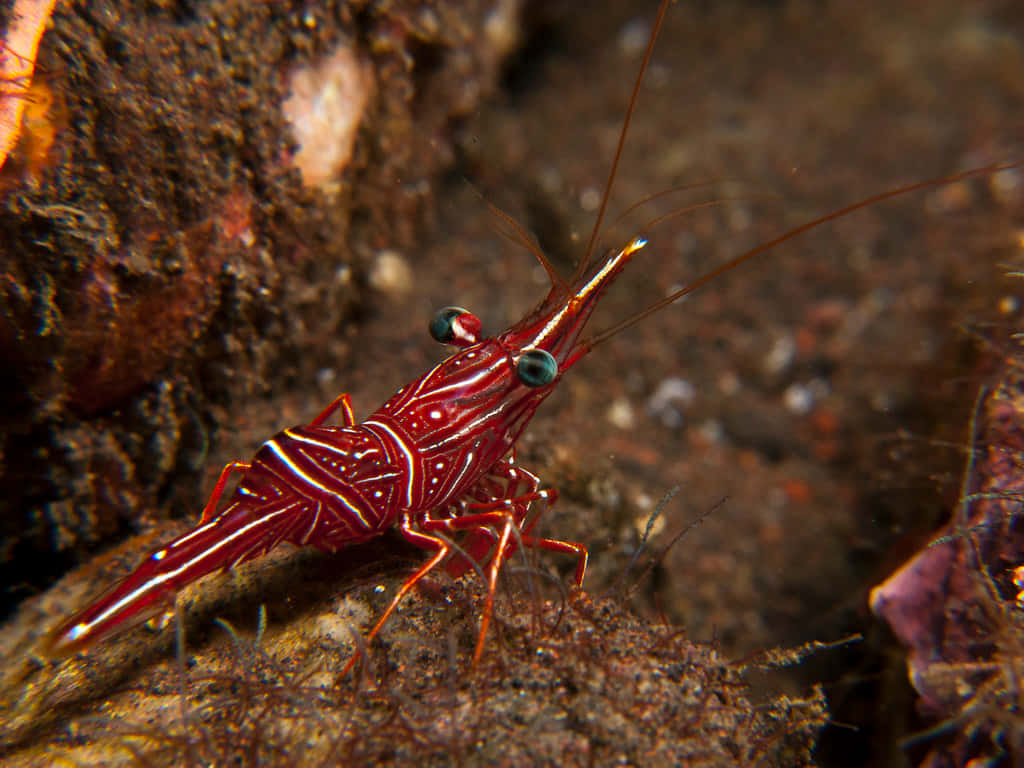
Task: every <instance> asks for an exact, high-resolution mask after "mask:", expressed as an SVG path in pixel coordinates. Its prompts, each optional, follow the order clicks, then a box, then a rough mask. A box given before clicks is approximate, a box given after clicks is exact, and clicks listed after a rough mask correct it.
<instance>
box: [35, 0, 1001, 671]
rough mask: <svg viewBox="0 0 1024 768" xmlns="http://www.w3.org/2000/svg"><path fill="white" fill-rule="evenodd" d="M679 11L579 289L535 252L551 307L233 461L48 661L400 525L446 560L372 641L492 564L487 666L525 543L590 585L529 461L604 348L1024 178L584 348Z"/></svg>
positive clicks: (430, 564)
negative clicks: (599, 254)
mask: <svg viewBox="0 0 1024 768" xmlns="http://www.w3.org/2000/svg"><path fill="white" fill-rule="evenodd" d="M667 5H668V0H663V2H662V4H661V7H660V9H659V12H658V17H657V20H656V22H655V26H654V29H653V31H652V33H651V37H650V40H649V41H648V47H647V51H646V53H645V55H644V59H643V63H642V64H641V69H640V73H639V75H638V77H637V80H636V83H635V85H634V90H633V96H632V100H631V102H630V106H629V111H628V112H627V114H626V118H625V121H624V124H623V127H622V131H621V133H620V136H619V145H618V148H617V150H616V154H615V158H614V160H613V163H612V168H611V171H610V173H609V178H608V182H607V184H606V186H605V192H604V197H603V200H602V204H601V208H600V210H599V212H598V216H597V221H596V223H595V225H594V230H593V234H592V236H591V239H590V244H589V245H588V247H587V250H586V252H585V255H584V257H583V258H582V259H581V261H580V264H579V266H578V267H577V268H576V270H575V272H574V274H573V275H572V277H571V278H570V279H569V280H564V279H562V278H561V277H560V276H559V275H558V273H557V271H556V270H555V268H554V267H553V265H552V264H551V263H550V261H549V260H548V259H547V258H546V257H545V256H544V255H543V254H542V253H541V252H540V251H539V249H535V248H531V250H533V251H534V253H535V255H536V256H537V258H538V260H539V261H540V263H541V264H542V265H543V266H544V268H545V269H546V270H547V272H548V274H549V276H550V278H551V283H552V287H551V289H550V291H549V293H548V295H547V297H546V298H545V299H544V300H543V301H542V302H541V303H540V305H539V306H538V307H537V308H536V309H534V310H533V311H532V312H531V313H530V314H528V315H527V316H526V317H525V318H523V319H522V320H520V321H519V322H518V323H516V324H515V325H513V326H512V327H511V328H509V329H508V330H506V331H504V332H502V333H500V334H498V335H497V336H494V337H491V338H483V337H482V336H481V332H480V331H481V325H480V321H479V320H478V319H477V318H476V317H475V316H474V315H472V314H471V313H469V312H468V311H466V310H464V309H460V308H457V307H449V308H446V309H443V310H441V311H440V312H439V313H438V315H437V316H436V317H435V318H434V320H433V322H432V323H431V325H430V331H431V334H432V335H433V336H434V338H435V339H437V340H438V341H440V342H442V343H446V344H450V345H453V346H456V347H458V348H459V349H458V350H457V351H456V352H455V353H454V354H453V355H451V356H450V357H448V358H447V359H446V360H444V361H443V362H441V363H440V364H439V365H437V366H435V367H434V368H433V369H431V370H430V371H428V372H427V373H425V374H424V375H422V376H420V377H419V378H417V379H415V380H413V381H412V382H410V383H409V384H407V385H406V386H404V387H402V388H401V389H399V390H398V392H397V393H395V394H394V396H392V397H391V399H389V400H388V401H387V402H386V403H384V405H382V406H381V407H380V408H379V409H377V410H376V411H375V412H374V413H373V414H372V415H371V416H370V417H369V418H367V419H366V420H365V421H363V422H361V423H356V421H355V418H354V416H353V412H352V408H351V404H350V401H349V397H348V395H341V396H340V397H338V398H337V399H336V400H335V401H334V402H333V403H331V405H330V406H328V407H327V409H325V410H324V411H323V413H321V414H320V415H319V416H318V417H317V418H316V419H314V420H313V421H312V422H310V423H309V424H307V425H303V426H297V427H293V428H291V429H286V430H284V431H283V432H280V433H278V434H277V435H275V436H274V437H272V438H271V439H269V440H267V441H266V442H265V443H264V444H263V445H262V446H261V447H260V448H259V449H258V450H257V451H256V454H255V455H254V456H253V458H252V460H251V461H250V462H248V463H244V462H233V463H231V464H229V465H228V466H227V467H225V469H224V471H223V472H222V474H221V476H220V479H219V480H218V482H217V484H216V486H215V488H214V490H213V493H212V494H211V496H210V499H209V501H208V502H207V504H206V506H205V508H204V509H203V512H202V516H201V519H200V521H199V524H198V525H197V526H196V527H195V528H193V529H192V530H191V531H189V532H188V533H186V534H184V535H183V536H180V537H179V538H177V539H175V540H173V541H171V542H169V543H168V544H166V545H164V546H162V547H160V548H158V549H156V550H155V551H153V552H152V553H151V554H149V555H148V556H147V557H146V558H145V560H143V562H142V563H141V564H140V565H139V566H138V567H137V568H136V569H135V571H133V572H132V573H131V574H130V575H128V576H127V577H126V578H125V579H124V580H123V581H121V582H120V583H118V584H116V585H115V586H113V587H112V588H111V589H110V590H109V591H108V592H106V593H105V594H104V595H102V596H101V597H99V598H98V599H97V600H95V601H94V602H92V603H91V604H90V605H89V606H88V607H86V608H85V609H83V610H82V611H80V612H79V613H77V614H75V615H74V616H72V617H71V618H70V619H68V620H67V621H65V622H64V623H63V624H61V625H60V626H58V627H57V628H56V629H55V630H54V631H53V632H51V633H50V634H49V635H48V637H47V638H46V641H45V643H44V653H46V654H47V655H51V656H62V655H67V654H71V653H75V652H78V651H82V650H85V649H87V648H89V647H90V646H92V645H94V644H95V643H97V642H99V641H101V640H104V639H106V638H109V637H111V636H113V635H116V634H118V633H119V632H122V631H123V630H125V629H126V628H127V627H129V626H131V625H133V624H136V623H138V622H140V621H144V620H146V619H148V618H150V617H152V616H154V615H158V614H161V613H165V612H166V611H167V610H168V608H169V606H170V605H171V604H172V602H173V600H174V597H175V595H176V594H177V592H178V591H179V590H181V589H182V588H183V587H185V586H186V585H188V584H190V583H192V582H194V581H196V580H197V579H199V578H201V577H203V576H205V575H207V574H209V573H212V572H214V571H218V570H225V569H228V568H232V567H234V566H235V565H237V564H239V563H241V562H244V561H247V560H251V559H253V558H256V557H259V556H261V555H263V554H266V553H267V552H268V551H270V550H271V549H273V548H274V547H276V546H277V545H278V544H280V543H281V542H285V541H287V542H289V543H291V544H294V545H296V546H300V547H301V546H307V545H309V546H313V547H316V548H318V549H321V550H325V551H328V552H335V551H337V550H340V549H342V548H344V547H347V546H350V545H352V544H357V543H359V542H363V541H366V540H368V539H371V538H373V537H376V536H379V535H380V534H382V533H383V532H385V531H386V530H388V529H391V528H395V527H397V529H398V531H399V532H400V534H401V535H402V536H403V537H404V538H405V539H406V540H408V541H409V542H411V543H413V544H415V545H417V546H419V547H422V548H423V549H426V550H428V551H430V552H431V553H432V555H431V557H430V558H429V559H428V560H427V561H426V562H425V563H424V564H423V565H422V566H421V567H419V568H418V569H417V570H416V571H415V572H414V573H413V574H412V575H411V576H409V577H408V578H407V579H406V580H405V582H404V583H403V584H402V586H401V587H400V589H399V590H398V592H397V594H396V595H395V596H394V598H393V599H392V601H391V603H390V605H389V606H388V608H387V609H386V610H385V611H384V613H383V615H382V616H381V617H380V618H379V620H378V621H377V622H376V624H375V625H374V626H373V628H372V629H371V630H370V632H369V633H368V635H367V637H366V640H367V642H370V641H372V639H373V638H374V637H375V636H376V635H377V634H378V632H379V631H380V629H381V627H382V626H383V625H384V623H385V621H386V620H387V619H388V617H389V616H390V615H391V613H392V612H393V611H394V610H395V608H396V607H397V605H398V604H399V603H400V601H401V600H402V599H403V597H404V596H405V595H406V594H408V592H409V591H410V590H411V589H412V588H413V586H414V585H415V584H416V583H417V582H419V581H420V580H421V579H422V578H423V577H425V576H426V575H427V574H428V573H429V572H430V571H431V570H433V569H434V568H436V567H437V566H438V565H439V564H441V563H442V562H444V561H446V560H447V559H449V558H450V556H451V555H452V554H453V552H454V551H456V550H457V549H461V551H462V552H463V553H465V554H468V555H469V556H470V557H471V558H472V559H474V560H476V561H477V562H478V563H480V564H482V565H487V566H488V572H487V579H488V592H487V598H486V602H485V605H484V609H483V613H482V616H481V620H480V629H479V633H478V636H477V644H476V648H475V651H474V656H473V659H474V663H476V661H478V660H479V658H480V656H481V653H482V650H483V647H484V640H485V638H486V635H487V628H488V623H489V620H490V616H491V612H492V608H493V599H494V592H495V586H496V580H497V576H498V573H499V569H500V566H501V564H502V563H503V561H504V560H506V559H507V558H508V556H509V555H510V553H511V552H512V551H513V550H514V549H515V548H516V547H517V546H520V545H521V546H526V547H533V548H538V549H543V550H549V551H554V552H562V553H567V554H570V555H574V556H575V557H576V558H577V564H576V571H575V577H574V580H573V584H574V586H575V587H576V588H577V589H579V588H581V587H582V584H583V578H584V574H585V571H586V566H587V549H586V547H585V546H584V545H583V544H578V543H572V542H565V541H559V540H555V539H545V538H537V537H534V536H532V535H531V531H532V529H533V527H534V525H535V523H536V520H537V515H531V514H530V507H531V504H533V503H535V502H539V503H540V504H541V505H543V506H544V507H550V506H551V505H552V504H554V502H555V500H556V499H557V493H556V491H554V490H551V489H542V488H541V485H540V480H539V478H538V477H537V476H536V475H534V474H533V473H531V472H529V471H527V470H525V469H523V468H522V467H520V466H518V465H517V464H516V462H515V459H514V448H515V445H516V441H517V440H518V439H519V436H520V434H521V433H522V432H523V430H524V429H525V428H526V426H527V424H528V423H529V422H530V419H531V418H532V417H533V415H534V413H535V412H536V410H537V408H538V406H539V405H540V404H541V403H542V402H543V401H544V400H545V399H546V398H547V397H548V395H550V394H551V392H552V391H553V390H554V388H555V387H556V386H558V383H559V382H560V381H561V380H562V377H563V376H564V375H565V373H566V372H567V371H568V370H569V369H570V368H571V367H572V366H573V365H575V364H576V363H577V362H578V361H579V360H580V359H581V358H582V357H583V356H584V355H586V354H587V353H588V352H590V351H591V350H592V349H593V348H594V347H595V346H596V345H598V344H599V343H601V342H602V341H604V340H606V339H608V338H610V337H611V336H613V335H615V334H617V333H619V332H620V331H622V330H624V329H625V328H627V327H629V326H631V325H633V324H634V323H636V322H638V321H640V320H642V319H643V318H645V317H647V316H648V315H650V314H651V313H653V312H656V311H658V310H659V309H662V308H664V307H666V306H668V305H669V304H672V303H673V302H674V301H676V300H677V299H679V298H680V297H681V296H683V295H685V294H687V293H690V292H691V291H693V290H695V289H697V288H698V287H700V286H701V285H703V284H704V283H706V282H708V281H709V280H712V279H713V278H715V277H716V276H718V275H720V274H721V273H723V272H725V271H727V270H731V269H733V268H735V267H736V266H738V265H739V264H741V263H743V262H745V261H747V260H749V259H751V258H753V257H754V256H756V255H758V254H760V253H763V252H764V251H766V250H768V249H769V248H772V247H774V246H775V245H777V244H779V243H781V242H783V241H785V240H788V239H790V238H792V237H794V236H796V235H798V234H800V233H802V232H805V231H807V230H809V229H811V228H813V227H816V226H818V225H820V224H821V223H823V222H825V221H829V220H831V219H835V218H838V217H840V216H844V215H846V214H848V213H850V212H851V211H854V210H857V209H859V208H863V207H867V206H870V205H873V204H875V203H877V202H879V201H880V200H883V199H886V198H890V197H894V196H897V195H901V194H904V193H907V192H910V191H913V190H916V189H922V188H925V187H928V186H934V185H938V184H943V183H948V182H951V181H955V180H958V179H962V178H966V177H968V176H972V175H981V174H986V173H992V172H994V171H996V170H1000V169H1001V168H1003V167H1014V165H1017V164H1013V165H1007V166H992V167H988V168H983V169H975V170H973V171H968V172H965V173H962V174H958V175H956V176H951V177H946V178H944V179H938V180H933V181H927V182H921V183H918V184H913V185H910V186H906V187H902V188H899V189H894V190H889V191H887V192H884V193H882V194H879V195H876V196H874V197H871V198H868V199H866V200H862V201H860V202H858V203H855V204H854V205H851V206H848V207H846V208H844V209H842V210H839V211H835V212H833V213H831V214H829V215H827V216H824V217H821V218H819V219H816V220H814V221H811V222H809V223H807V224H805V225H803V226H801V227H798V228H796V229H794V230H791V231H790V232H787V233H786V234H784V235H782V236H780V237H778V238H776V239H774V240H771V241H770V242H767V243H764V244H762V245H761V246H759V247H757V248H755V249H753V250H751V251H748V252H747V253H744V254H741V255H740V256H738V257H736V258H734V259H733V260H731V261H729V262H728V263H726V264H724V265H723V266H721V267H719V268H718V269H716V270H714V271H713V272H711V273H709V274H706V275H704V276H703V277H701V278H699V279H698V280H696V281H694V282H692V283H690V285H688V286H687V287H685V288H683V289H681V290H679V291H677V292H675V293H673V294H672V295H670V296H667V297H666V298H664V299H662V300H660V301H658V302H656V303H654V304H652V305H651V306H649V307H647V308H646V309H644V310H642V311H640V312H638V313H637V314H635V315H633V316H632V317H629V318H627V319H626V320H624V321H622V322H621V323H619V324H618V325H616V326H615V327H613V328H611V329H609V330H607V331H604V332H602V333H599V334H597V335H595V336H592V337H589V338H586V337H583V336H582V333H583V331H584V328H585V326H586V324H587V321H588V320H589V318H590V316H591V314H592V313H593V311H594V308H595V307H596V305H597V303H598V301H599V299H600V298H601V296H602V295H603V294H604V292H605V291H606V290H607V288H608V287H609V285H610V284H611V283H612V281H613V280H614V279H615V277H616V276H617V275H619V274H620V273H621V272H622V271H623V269H625V267H626V265H627V264H629V262H630V261H631V260H632V259H633V258H634V257H635V256H636V254H637V253H638V252H639V251H640V250H641V249H642V248H643V246H644V245H645V244H646V241H645V240H644V239H643V238H639V237H637V238H634V239H633V240H631V241H630V242H629V243H628V245H626V246H625V247H624V248H622V249H621V250H618V251H615V252H613V253H611V254H610V255H609V256H608V257H607V258H606V259H605V260H604V262H603V263H601V264H600V265H599V266H597V267H596V268H593V265H592V263H591V262H592V254H593V251H594V247H595V243H596V241H597V238H598V234H599V231H600V227H601V223H602V220H603V217H604V213H605V208H606V204H607V201H608V195H609V191H610V189H611V186H612V182H613V181H614V179H615V174H616V171H617V168H618V164H619V158H620V156H621V152H622V146H623V144H624V142H625V137H626V133H627V130H628V127H629V120H630V117H631V115H632V112H633V109H634V106H635V103H636V98H637V93H638V90H639V86H640V82H641V80H642V78H643V74H644V71H645V69H646V67H647V65H648V62H649V61H650V56H651V51H652V49H653V46H654V40H655V37H656V35H657V31H658V28H659V27H660V25H661V22H662V19H663V17H664V14H665V11H666V8H667ZM335 414H340V421H341V424H339V425H331V424H327V421H328V420H329V419H330V418H331V417H332V416H334V415H335ZM236 473H237V474H239V475H240V478H239V481H238V485H237V487H236V489H235V490H234V492H233V493H232V494H231V496H230V498H229V500H228V502H227V504H226V505H225V506H224V508H223V509H222V510H220V511H219V512H218V511H217V508H218V503H219V501H220V498H221V495H222V493H223V491H224V490H225V487H226V485H227V482H228V480H229V479H230V477H231V475H233V474H236ZM456 541H461V542H462V543H463V545H464V546H463V547H461V548H458V547H457V546H456V544H455V543H454V542H456ZM357 656H358V654H356V655H354V656H353V657H352V660H351V661H350V662H349V664H348V665H347V666H346V670H348V669H349V668H350V667H351V665H352V663H353V662H354V661H355V659H356V658H357Z"/></svg>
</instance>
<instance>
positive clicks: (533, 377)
mask: <svg viewBox="0 0 1024 768" xmlns="http://www.w3.org/2000/svg"><path fill="white" fill-rule="evenodd" d="M557 375H558V363H556V362H555V358H553V357H552V356H551V353H550V352H545V351H544V350H543V349H528V350H527V351H526V352H523V354H521V355H520V356H519V361H518V362H517V363H516V376H518V377H519V380H520V381H521V382H522V383H523V384H525V385H526V386H528V387H546V386H547V385H548V384H550V383H551V382H552V381H554V380H555V376H557Z"/></svg>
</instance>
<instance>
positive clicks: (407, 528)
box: [341, 518, 451, 677]
mask: <svg viewBox="0 0 1024 768" xmlns="http://www.w3.org/2000/svg"><path fill="white" fill-rule="evenodd" d="M412 525H413V524H412V522H411V521H410V520H409V519H408V518H407V519H404V520H403V521H402V524H401V525H400V526H399V530H400V531H401V533H402V536H404V537H405V538H406V539H407V540H409V541H410V542H412V543H413V544H415V545H416V546H418V547H423V548H424V549H436V550H437V552H436V553H435V554H434V556H433V557H431V558H430V559H429V560H428V561H427V562H426V563H424V564H423V565H422V566H420V567H419V568H418V569H417V570H416V572H415V573H414V574H413V575H412V576H410V577H409V578H408V579H406V580H405V582H404V583H403V584H402V586H401V587H400V588H399V590H398V593H397V594H396V595H395V596H394V598H393V599H392V600H391V603H390V604H389V605H388V607H387V609H386V610H385V611H384V613H383V614H382V615H381V617H380V618H379V619H378V620H377V623H376V624H374V625H373V629H371V630H370V632H369V634H368V635H367V636H366V645H367V647H369V645H370V643H372V642H373V639H374V638H375V637H376V636H377V633H378V632H380V630H381V628H382V627H383V626H384V623H385V622H386V621H387V620H388V619H389V618H390V617H391V614H392V613H394V612H395V609H396V608H397V607H398V604H399V603H401V602H402V600H403V599H404V598H405V596H406V595H407V594H409V590H411V589H412V588H413V587H415V586H416V584H417V582H419V581H420V580H421V579H422V578H423V577H424V576H426V575H427V574H428V573H430V572H431V571H432V570H434V568H436V567H437V565H438V564H439V563H441V562H442V561H443V560H444V559H445V558H446V557H448V553H449V552H450V551H451V546H450V545H449V544H448V543H447V542H446V541H445V540H444V539H441V538H438V537H435V536H428V535H427V534H425V533H421V532H420V531H417V530H416V529H415V528H413V527H412ZM359 655H360V654H359V651H358V650H356V652H355V653H353V654H352V658H351V659H349V660H348V663H347V664H345V668H344V669H342V670H341V675H342V677H344V676H345V675H346V674H348V672H349V670H350V669H352V667H353V665H354V664H355V663H356V661H357V660H358V659H359Z"/></svg>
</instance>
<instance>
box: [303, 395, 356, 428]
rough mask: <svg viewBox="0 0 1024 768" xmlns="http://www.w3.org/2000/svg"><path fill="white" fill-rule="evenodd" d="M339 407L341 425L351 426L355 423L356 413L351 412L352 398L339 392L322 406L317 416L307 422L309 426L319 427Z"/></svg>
mask: <svg viewBox="0 0 1024 768" xmlns="http://www.w3.org/2000/svg"><path fill="white" fill-rule="evenodd" d="M339 409H340V410H341V426H343V427H351V426H352V425H353V424H355V423H356V415H355V414H354V413H352V398H350V397H349V396H348V394H341V395H338V396H337V397H336V398H334V400H332V401H331V404H330V405H328V406H327V407H326V408H324V409H323V411H322V412H321V413H320V415H319V416H317V417H316V418H315V419H313V420H312V421H311V422H309V426H311V427H319V426H320V425H321V424H323V423H324V422H325V421H327V419H329V418H330V417H331V414H332V413H334V412H335V411H337V410H339Z"/></svg>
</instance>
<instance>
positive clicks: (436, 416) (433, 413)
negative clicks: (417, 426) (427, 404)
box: [430, 411, 441, 420]
mask: <svg viewBox="0 0 1024 768" xmlns="http://www.w3.org/2000/svg"><path fill="white" fill-rule="evenodd" d="M430 418H432V419H435V420H436V419H440V418H441V412H440V411H431V412H430Z"/></svg>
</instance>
